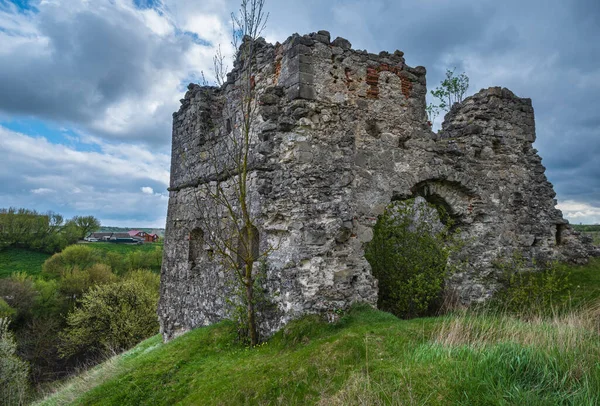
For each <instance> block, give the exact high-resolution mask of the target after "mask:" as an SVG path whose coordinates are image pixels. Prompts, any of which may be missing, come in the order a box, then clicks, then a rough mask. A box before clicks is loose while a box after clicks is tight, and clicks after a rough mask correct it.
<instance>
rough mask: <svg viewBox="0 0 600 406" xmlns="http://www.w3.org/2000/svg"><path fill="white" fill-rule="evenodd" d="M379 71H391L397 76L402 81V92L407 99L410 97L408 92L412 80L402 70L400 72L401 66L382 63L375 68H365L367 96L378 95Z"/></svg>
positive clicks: (375, 97)
mask: <svg viewBox="0 0 600 406" xmlns="http://www.w3.org/2000/svg"><path fill="white" fill-rule="evenodd" d="M380 72H392V73H394V74H395V75H396V76H398V77H399V78H400V81H401V82H402V94H403V95H404V97H406V98H407V99H408V98H409V97H410V93H411V92H412V82H411V81H410V80H409V79H408V78H407V77H406V76H405V74H404V72H402V68H399V67H397V66H390V65H388V64H385V63H382V64H381V65H379V66H378V67H376V68H367V84H368V85H369V89H368V90H367V98H369V99H377V98H378V97H379V73H380Z"/></svg>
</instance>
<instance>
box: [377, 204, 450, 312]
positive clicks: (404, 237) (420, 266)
mask: <svg viewBox="0 0 600 406" xmlns="http://www.w3.org/2000/svg"><path fill="white" fill-rule="evenodd" d="M440 219H441V217H440V214H439V212H438V209H436V207H435V206H433V205H431V204H429V203H427V202H425V201H424V200H422V199H420V200H416V199H411V200H406V201H403V202H396V203H393V204H392V205H390V206H389V207H388V209H387V210H386V211H385V213H384V214H382V215H381V216H380V217H379V220H378V221H377V224H376V225H375V227H374V229H373V233H374V234H373V240H372V241H371V242H370V243H369V244H368V245H367V247H366V250H365V257H366V259H367V260H368V261H369V263H370V264H371V268H372V270H373V275H374V276H375V277H376V278H377V280H378V281H379V297H378V303H377V304H378V307H379V308H380V309H382V310H385V311H388V312H390V313H393V314H395V315H396V316H398V317H401V318H412V317H418V316H422V315H426V314H430V313H432V312H433V311H435V310H436V307H437V306H438V302H439V299H440V295H441V292H442V289H443V287H444V281H445V280H446V278H447V277H448V275H449V267H448V266H447V263H448V258H449V254H450V248H449V245H447V244H446V237H447V235H448V227H447V226H444V225H442V223H441V220H440Z"/></svg>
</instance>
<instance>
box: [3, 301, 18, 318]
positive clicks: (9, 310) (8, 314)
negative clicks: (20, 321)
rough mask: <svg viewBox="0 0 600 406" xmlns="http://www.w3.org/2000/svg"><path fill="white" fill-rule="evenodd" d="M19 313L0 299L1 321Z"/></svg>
mask: <svg viewBox="0 0 600 406" xmlns="http://www.w3.org/2000/svg"><path fill="white" fill-rule="evenodd" d="M15 314H17V311H16V310H15V309H13V308H12V307H10V306H9V305H8V303H6V301H5V300H4V299H2V298H1V297H0V319H10V318H11V317H13V316H14V315H15Z"/></svg>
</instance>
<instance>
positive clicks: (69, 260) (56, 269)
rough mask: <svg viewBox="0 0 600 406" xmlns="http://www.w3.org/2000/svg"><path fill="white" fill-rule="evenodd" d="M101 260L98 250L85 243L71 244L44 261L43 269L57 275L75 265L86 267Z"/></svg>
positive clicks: (81, 267) (80, 267)
mask: <svg viewBox="0 0 600 406" xmlns="http://www.w3.org/2000/svg"><path fill="white" fill-rule="evenodd" d="M99 262H102V261H101V256H100V252H99V251H97V250H95V249H93V248H91V247H88V246H86V245H78V244H76V245H71V246H69V247H67V248H65V249H64V250H63V251H61V252H59V253H56V254H54V255H52V256H51V257H50V258H48V259H47V260H46V262H44V266H43V271H44V272H45V273H47V274H51V275H55V276H59V275H61V274H62V273H63V272H65V271H69V270H72V269H73V268H75V267H78V268H79V269H87V268H89V267H91V266H92V265H94V264H95V263H99Z"/></svg>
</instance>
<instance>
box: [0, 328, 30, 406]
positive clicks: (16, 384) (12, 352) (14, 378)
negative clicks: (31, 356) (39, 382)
mask: <svg viewBox="0 0 600 406" xmlns="http://www.w3.org/2000/svg"><path fill="white" fill-rule="evenodd" d="M8 325H9V320H8V319H5V318H0V404H2V405H22V404H25V399H26V396H27V392H28V380H27V379H28V375H29V367H28V366H27V363H26V362H25V361H23V360H21V359H20V358H19V357H18V356H17V343H16V341H15V338H14V336H13V334H12V333H11V332H10V331H9V330H8Z"/></svg>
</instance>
